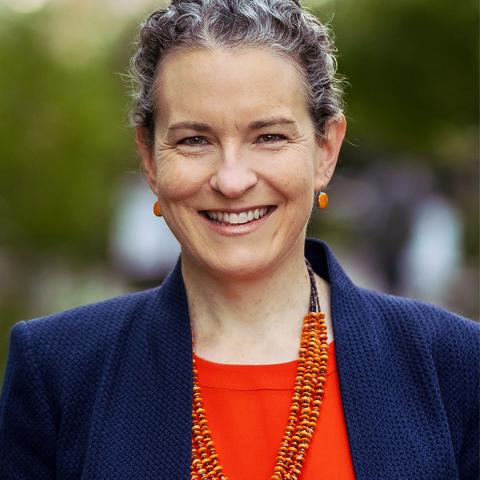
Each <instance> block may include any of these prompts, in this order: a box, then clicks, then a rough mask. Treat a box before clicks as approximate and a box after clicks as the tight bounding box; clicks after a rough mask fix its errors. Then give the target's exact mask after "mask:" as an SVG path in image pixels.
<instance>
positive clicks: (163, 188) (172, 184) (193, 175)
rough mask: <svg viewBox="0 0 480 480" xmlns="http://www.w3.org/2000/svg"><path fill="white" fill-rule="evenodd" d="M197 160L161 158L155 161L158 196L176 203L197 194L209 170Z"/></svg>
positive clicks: (206, 179)
mask: <svg viewBox="0 0 480 480" xmlns="http://www.w3.org/2000/svg"><path fill="white" fill-rule="evenodd" d="M200 162H201V161H199V160H198V159H196V160H195V159H178V158H173V156H169V157H162V158H161V159H159V160H158V161H157V187H158V193H159V196H160V197H162V198H164V199H166V200H168V201H178V200H183V199H185V198H188V197H190V196H191V195H193V194H195V193H196V192H198V191H199V190H200V189H201V188H202V187H203V186H204V185H205V184H206V182H208V178H209V168H208V166H206V165H202V164H200Z"/></svg>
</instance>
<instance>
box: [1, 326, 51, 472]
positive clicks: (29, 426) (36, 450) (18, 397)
mask: <svg viewBox="0 0 480 480" xmlns="http://www.w3.org/2000/svg"><path fill="white" fill-rule="evenodd" d="M55 437H56V435H55V428H54V422H53V415H52V411H51V408H50V407H49V404H48V402H47V391H46V389H45V385H44V383H43V382H42V378H41V375H40V373H39V370H38V366H37V365H36V362H35V357H34V352H33V350H32V347H31V345H30V344H29V326H28V324H27V323H25V322H20V323H18V324H16V325H15V326H14V327H13V329H12V331H11V335H10V347H9V355H8V361H7V367H6V371H5V377H4V383H3V387H2V393H1V397H0V478H1V479H8V480H27V479H28V480H52V479H54V478H55V441H56V438H55Z"/></svg>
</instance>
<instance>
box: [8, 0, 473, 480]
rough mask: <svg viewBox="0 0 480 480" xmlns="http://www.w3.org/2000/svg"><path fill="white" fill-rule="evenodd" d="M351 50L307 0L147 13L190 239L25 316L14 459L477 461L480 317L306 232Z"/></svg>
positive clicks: (104, 471) (212, 464)
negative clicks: (370, 284)
mask: <svg viewBox="0 0 480 480" xmlns="http://www.w3.org/2000/svg"><path fill="white" fill-rule="evenodd" d="M332 51H333V45H332V43H331V40H330V38H329V36H328V34H327V31H326V29H325V28H324V27H323V26H322V25H321V24H319V23H318V21H317V20H316V19H314V18H313V17H312V16H311V15H310V14H308V13H307V12H305V11H304V10H303V9H302V8H301V6H300V4H299V3H298V2H295V1H288V0H282V1H280V0H260V1H255V2H251V1H247V0H182V1H174V2H172V4H171V5H170V6H169V7H168V8H167V9H166V10H160V11H157V12H155V13H154V14H152V15H151V16H150V17H149V18H148V20H147V21H146V22H145V24H144V25H143V26H142V29H141V32H140V41H139V46H138V51H137V53H136V55H135V57H134V61H133V63H132V64H133V71H134V74H135V77H136V79H137V80H138V82H139V85H140V89H139V93H138V97H137V102H136V106H135V111H134V123H135V127H136V142H137V146H138V149H139V152H140V155H141V158H142V163H143V166H144V168H145V172H146V175H147V179H148V182H149V184H150V187H151V189H152V190H153V192H154V193H155V195H156V198H157V200H156V202H155V205H154V211H155V214H156V215H163V216H164V218H165V220H166V222H167V223H168V225H169V226H170V228H171V230H172V231H173V233H174V234H175V236H176V237H177V239H178V240H179V242H180V244H181V247H182V255H181V258H180V259H179V261H178V263H177V266H176V267H175V269H174V270H173V271H172V272H171V274H170V275H169V276H168V278H167V279H166V280H165V282H164V283H163V285H162V286H161V287H159V288H156V289H153V290H149V291H146V292H141V293H137V294H133V295H128V296H123V297H119V298H116V299H112V300H109V301H105V302H101V303H98V304H95V305H89V306H84V307H80V308H77V309H74V310H71V311H67V312H63V313H60V314H57V315H53V316H50V317H46V318H41V319H36V320H33V321H29V322H20V323H19V324H17V325H16V326H15V327H14V328H13V330H12V333H11V343H10V354H9V363H8V366H7V372H6V377H5V383H4V387H3V393H2V401H1V408H0V431H1V435H0V451H1V455H0V478H5V479H36V480H41V479H53V478H61V479H68V480H74V479H113V478H115V479H150V478H151V479H154V478H155V479H185V478H189V477H190V478H192V479H201V478H208V479H226V478H229V479H230V480H232V479H242V480H243V479H245V478H248V479H264V478H272V479H287V478H288V479H298V478H301V479H303V480H311V479H315V478H338V479H351V478H357V479H375V480H378V479H388V480H392V479H400V478H405V479H432V480H433V479H435V480H439V479H445V480H447V479H448V480H451V479H456V478H462V479H474V478H477V475H478V456H477V455H478V454H477V451H478V386H477V385H478V376H477V367H478V333H479V328H478V326H477V325H476V324H474V323H473V322H471V321H469V320H466V319H464V318H461V317H458V316H456V315H454V314H451V313H448V312H446V311H444V310H441V309H439V308H437V307H434V306H431V305H427V304H423V303H420V302H416V301H413V300H409V299H403V298H398V297H391V296H387V295H383V294H380V293H375V292H371V291H367V290H364V289H361V288H359V287H357V286H355V285H354V284H353V283H352V282H351V281H350V280H349V278H348V277H347V275H346V274H345V272H344V271H343V270H342V268H341V267H340V265H339V264H338V262H337V261H336V259H335V257H334V256H333V254H332V252H331V250H330V249H329V247H328V246H327V245H326V244H325V243H323V242H320V241H317V240H305V232H306V225H307V222H308V219H309V216H310V213H311V209H312V204H313V203H316V204H318V205H319V207H325V206H326V198H327V197H326V195H325V193H322V192H323V190H324V189H325V187H326V186H327V184H328V183H329V181H330V179H331V177H332V174H333V171H334V169H335V165H336V162H337V158H338V154H339V150H340V147H341V144H342V140H343V138H344V134H345V118H344V116H343V114H342V111H341V98H340V93H341V92H340V89H339V84H338V80H337V79H336V77H335V61H334V57H333V55H332ZM320 310H321V313H320ZM192 352H193V353H192Z"/></svg>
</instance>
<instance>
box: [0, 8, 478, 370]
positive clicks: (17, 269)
mask: <svg viewBox="0 0 480 480" xmlns="http://www.w3.org/2000/svg"><path fill="white" fill-rule="evenodd" d="M65 5H66V6H64V8H63V10H62V9H61V8H59V7H58V6H56V7H55V8H54V7H53V6H51V7H50V6H48V5H47V6H46V7H44V8H43V9H41V10H39V11H37V12H33V13H29V14H18V13H14V12H12V11H10V10H8V9H6V8H3V9H2V8H1V4H0V65H1V70H0V92H1V95H2V99H1V102H0V118H1V119H2V122H1V126H0V169H1V175H0V282H2V287H1V290H0V319H1V320H0V341H1V343H0V369H1V370H3V365H2V359H3V358H4V357H5V355H6V344H7V332H8V330H9V328H10V326H11V325H12V324H13V323H14V322H15V321H18V320H19V319H21V318H25V317H28V316H31V315H32V312H31V310H30V306H29V304H28V301H27V300H26V299H27V298H28V296H29V295H30V293H31V292H32V291H33V290H34V289H35V282H38V281H39V277H38V276H34V275H33V274H34V272H35V271H36V270H37V269H38V268H39V266H44V265H45V263H48V262H49V261H51V260H50V259H52V258H53V259H58V258H61V259H63V260H64V261H65V262H66V263H67V264H68V265H70V266H71V267H72V268H75V269H78V270H81V269H82V268H87V267H88V266H89V265H93V264H99V263H100V264H102V263H103V264H108V234H109V230H110V229H109V224H110V221H111V218H112V211H113V208H114V206H115V205H114V198H115V197H114V194H115V188H116V185H117V183H118V182H119V180H120V179H121V178H122V177H124V176H125V173H126V172H128V171H131V170H136V169H137V162H136V154H135V151H134V144H133V135H132V132H131V131H130V130H129V127H128V126H127V109H128V92H127V87H128V84H127V83H126V82H125V80H124V79H123V78H122V77H121V75H120V73H125V72H126V70H127V66H128V60H129V57H130V55H131V53H132V51H133V47H132V43H133V38H134V32H135V30H136V28H137V25H138V23H139V21H140V19H141V16H138V15H137V13H138V12H137V13H134V14H132V15H130V16H129V17H122V18H120V17H118V16H115V15H114V12H115V7H112V5H114V2H113V3H112V2H110V3H109V5H110V7H109V8H110V10H108V11H107V10H105V9H106V7H105V6H102V2H99V3H98V4H96V5H92V4H91V3H90V2H87V3H82V2H73V1H72V2H71V3H70V4H69V3H68V2H66V4H65ZM88 5H90V7H87V6H88ZM309 5H310V7H311V8H312V9H313V10H314V11H315V12H316V13H317V14H318V15H319V17H320V18H321V19H322V20H324V21H329V20H330V19H331V23H332V26H333V29H334V32H335V35H336V41H337V46H338V50H339V66H340V72H341V73H342V74H343V75H344V76H345V77H346V79H347V82H348V85H347V89H346V105H347V106H346V112H347V118H348V120H349V132H348V142H347V143H346V145H345V147H344V149H343V152H342V161H341V163H340V167H339V169H340V171H342V169H343V170H348V171H353V172H355V171H357V172H360V171H362V169H365V167H366V166H367V165H368V164H369V163H370V162H372V161H373V160H378V159H383V158H388V159H389V161H391V162H399V163H404V162H412V163H424V164H425V165H427V166H428V167H429V168H430V169H432V170H433V172H434V175H435V177H436V178H437V179H439V182H440V186H441V188H442V190H443V193H445V194H446V195H447V196H448V198H449V199H450V200H452V201H453V202H454V203H455V204H456V205H457V207H458V208H459V209H460V210H461V211H462V213H463V214H464V216H465V220H466V221H465V226H466V232H465V252H466V253H465V255H466V256H467V257H468V261H469V262H472V263H474V265H478V210H477V208H478V184H477V157H478V151H477V146H478V145H477V139H478V105H479V98H478V93H479V92H478V69H479V67H478V11H477V10H478V5H477V2H474V1H473V0H462V1H461V2H456V3H454V4H452V3H451V2H448V1H446V0H441V1H439V0H403V1H396V2H394V1H391V2H385V1H383V0H361V1H359V0H337V1H320V2H310V3H309ZM112 12H113V13H112ZM147 13H148V9H147V10H146V11H144V12H142V15H143V14H147ZM329 228H330V229H331V230H332V234H331V235H332V237H333V238H336V237H339V238H341V237H342V235H344V234H345V233H344V232H345V230H342V227H341V226H339V225H335V222H334V221H333V222H331V224H329ZM342 232H343V233H342ZM2 269H3V272H2Z"/></svg>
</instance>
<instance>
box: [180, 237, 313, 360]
mask: <svg viewBox="0 0 480 480" xmlns="http://www.w3.org/2000/svg"><path fill="white" fill-rule="evenodd" d="M303 248H304V247H303V242H301V243H300V244H299V246H298V247H297V246H296V247H294V249H292V252H290V254H289V255H288V257H287V258H285V259H283V261H282V262H279V265H275V266H272V267H271V268H270V269H268V271H264V272H262V273H261V274H259V275H258V276H249V277H248V278H236V277H232V276H230V277H229V278H228V279H225V278H222V277H220V276H215V275H211V274H208V273H206V272H205V271H204V270H202V269H200V268H198V267H197V266H196V265H195V264H194V263H193V262H191V261H190V259H189V258H188V257H184V256H183V255H182V273H183V277H184V282H185V288H186V291H187V298H188V306H189V313H190V322H191V324H192V334H193V339H194V342H195V353H196V354H197V355H199V356H200V357H203V358H207V359H210V360H212V361H220V360H222V361H226V362H227V363H236V362H241V363H266V362H267V363H268V362H278V361H289V360H290V359H294V358H296V357H297V353H298V347H299V341H300V336H301V330H302V325H303V317H304V315H305V314H306V313H307V312H308V310H309V300H310V280H309V277H308V273H307V268H306V265H305V259H304V250H303ZM228 360H232V361H231V362H229V361H228Z"/></svg>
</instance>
